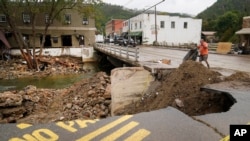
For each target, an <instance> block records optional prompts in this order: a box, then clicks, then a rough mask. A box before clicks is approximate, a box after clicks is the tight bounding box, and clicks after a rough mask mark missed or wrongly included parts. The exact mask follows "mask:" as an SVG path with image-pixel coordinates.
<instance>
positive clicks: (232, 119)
mask: <svg viewBox="0 0 250 141" xmlns="http://www.w3.org/2000/svg"><path fill="white" fill-rule="evenodd" d="M186 53H187V50H185V51H183V50H173V49H161V48H157V49H156V48H151V47H141V48H140V58H139V61H140V62H152V60H153V61H157V60H161V59H171V61H172V66H174V65H176V66H178V65H179V64H181V62H182V59H183V57H184V56H185V54H186ZM208 61H209V63H210V65H211V67H212V68H223V69H228V70H239V71H245V72H250V63H249V62H250V56H243V55H219V54H214V53H211V54H210V55H209V60H208ZM204 90H213V91H218V92H220V93H218V94H227V95H229V96H230V97H232V99H234V100H235V103H234V105H233V106H232V107H231V108H230V109H229V110H228V111H227V112H222V113H212V114H207V115H202V116H195V117H190V116H188V115H186V114H184V113H182V112H180V111H178V110H177V109H175V108H172V107H168V108H165V109H161V110H157V111H151V112H144V113H140V114H135V115H125V116H115V117H110V118H106V119H101V120H80V119H79V120H74V121H68V122H54V123H49V124H37V125H29V124H1V125H0V140H1V141H8V140H10V141H45V140H46V141H47V140H59V141H69V140H70V141H73V140H76V141H86V140H93V141H100V140H103V141H105V140H106V141H113V140H117V141H121V140H126V141H135V140H136V141H139V140H145V141H166V140H167V141H228V139H229V137H228V135H229V133H230V132H229V131H230V130H229V128H230V125H232V124H239V125H247V124H250V112H249V111H250V108H249V107H250V94H249V91H250V84H249V83H242V82H241V83H239V82H230V83H224V84H222V83H220V84H211V85H207V86H204ZM249 126H250V125H249Z"/></svg>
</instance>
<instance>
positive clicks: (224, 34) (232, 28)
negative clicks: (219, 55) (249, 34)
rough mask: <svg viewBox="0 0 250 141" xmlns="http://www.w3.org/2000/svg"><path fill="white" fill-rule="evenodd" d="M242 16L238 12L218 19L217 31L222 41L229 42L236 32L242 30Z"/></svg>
mask: <svg viewBox="0 0 250 141" xmlns="http://www.w3.org/2000/svg"><path fill="white" fill-rule="evenodd" d="M240 20H241V18H240V16H239V14H238V13H237V12H231V11H229V12H226V13H225V14H224V15H222V16H220V17H218V19H217V21H216V24H215V30H216V31H217V35H218V36H219V37H220V41H228V40H229V39H230V38H231V37H232V36H233V35H234V34H235V32H236V31H237V30H238V29H239V28H240V27H239V23H240Z"/></svg>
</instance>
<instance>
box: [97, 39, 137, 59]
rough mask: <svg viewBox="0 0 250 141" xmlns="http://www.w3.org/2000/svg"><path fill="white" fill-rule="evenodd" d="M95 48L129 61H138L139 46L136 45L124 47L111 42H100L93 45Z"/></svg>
mask: <svg viewBox="0 0 250 141" xmlns="http://www.w3.org/2000/svg"><path fill="white" fill-rule="evenodd" d="M94 48H95V49H97V50H99V51H102V52H105V53H107V54H111V55H113V56H117V57H119V58H124V59H127V60H131V61H136V62H137V61H138V58H139V56H138V55H139V48H138V47H124V46H116V45H112V44H101V43H96V44H95V46H94Z"/></svg>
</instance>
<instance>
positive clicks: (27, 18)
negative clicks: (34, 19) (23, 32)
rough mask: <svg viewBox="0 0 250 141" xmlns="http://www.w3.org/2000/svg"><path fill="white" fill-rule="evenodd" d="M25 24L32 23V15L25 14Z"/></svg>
mask: <svg viewBox="0 0 250 141" xmlns="http://www.w3.org/2000/svg"><path fill="white" fill-rule="evenodd" d="M23 22H24V23H30V14H28V13H23Z"/></svg>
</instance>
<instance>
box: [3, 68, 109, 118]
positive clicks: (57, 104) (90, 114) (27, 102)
mask: <svg viewBox="0 0 250 141" xmlns="http://www.w3.org/2000/svg"><path fill="white" fill-rule="evenodd" d="M110 104H111V95H110V78H109V76H108V75H106V74H105V73H104V72H100V73H98V74H96V75H95V76H94V77H92V78H89V79H83V80H82V81H80V82H77V83H75V84H74V85H72V86H71V87H70V88H67V89H66V88H65V89H37V88H36V87H35V86H31V85H30V86H27V87H25V88H24V89H23V90H21V91H5V92H3V93H0V123H11V122H12V123H14V122H25V123H48V122H52V121H62V120H74V119H96V118H105V117H108V116H110Z"/></svg>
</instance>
